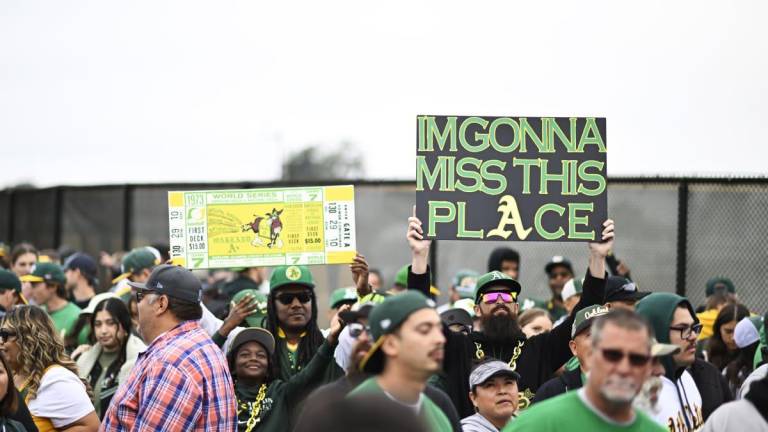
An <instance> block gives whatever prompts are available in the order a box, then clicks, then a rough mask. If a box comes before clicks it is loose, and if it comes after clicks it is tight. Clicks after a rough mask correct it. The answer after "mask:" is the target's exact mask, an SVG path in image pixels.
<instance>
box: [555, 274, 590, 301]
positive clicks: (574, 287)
mask: <svg viewBox="0 0 768 432" xmlns="http://www.w3.org/2000/svg"><path fill="white" fill-rule="evenodd" d="M583 286H584V281H583V280H581V279H576V278H571V279H568V282H566V283H565V285H563V291H562V292H561V293H560V296H561V297H562V298H563V300H568V299H569V298H570V297H573V296H575V295H577V294H581V292H582V290H583Z"/></svg>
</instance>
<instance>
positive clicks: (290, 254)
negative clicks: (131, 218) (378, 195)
mask: <svg viewBox="0 0 768 432" xmlns="http://www.w3.org/2000/svg"><path fill="white" fill-rule="evenodd" d="M168 217H169V227H170V234H171V242H170V243H171V258H173V260H174V262H175V263H177V264H181V265H184V266H185V267H187V268H190V269H205V268H232V267H256V266H275V265H283V264H342V263H350V262H352V258H354V256H355V190H354V187H352V186H327V187H306V188H283V189H242V190H219V191H192V192H169V193H168Z"/></svg>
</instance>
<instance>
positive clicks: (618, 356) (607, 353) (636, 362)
mask: <svg viewBox="0 0 768 432" xmlns="http://www.w3.org/2000/svg"><path fill="white" fill-rule="evenodd" d="M600 351H601V352H602V353H603V358H604V359H605V360H606V361H609V362H611V363H619V362H621V361H622V360H624V357H629V364H631V365H632V366H635V367H641V366H645V365H647V364H648V362H649V361H651V356H649V355H642V354H636V353H625V352H624V351H621V350H617V349H601V350H600Z"/></svg>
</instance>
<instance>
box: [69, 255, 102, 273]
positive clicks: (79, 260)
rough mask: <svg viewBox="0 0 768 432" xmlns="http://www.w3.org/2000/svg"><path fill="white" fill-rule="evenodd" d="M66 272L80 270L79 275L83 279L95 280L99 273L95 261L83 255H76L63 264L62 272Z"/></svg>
mask: <svg viewBox="0 0 768 432" xmlns="http://www.w3.org/2000/svg"><path fill="white" fill-rule="evenodd" d="M67 270H80V273H82V274H83V276H85V277H90V278H95V277H96V275H97V274H98V272H99V268H98V265H97V264H96V260H95V259H93V258H92V257H91V256H90V255H87V254H84V253H80V252H78V253H76V254H74V255H72V256H70V257H69V258H67V261H65V262H64V271H67Z"/></svg>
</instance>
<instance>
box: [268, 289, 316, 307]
mask: <svg viewBox="0 0 768 432" xmlns="http://www.w3.org/2000/svg"><path fill="white" fill-rule="evenodd" d="M275 299H277V301H279V302H280V303H282V304H284V305H286V306H288V305H289V304H291V303H293V300H295V299H299V302H300V303H309V302H310V300H312V294H310V293H308V292H300V293H280V294H278V295H277V296H275Z"/></svg>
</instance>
